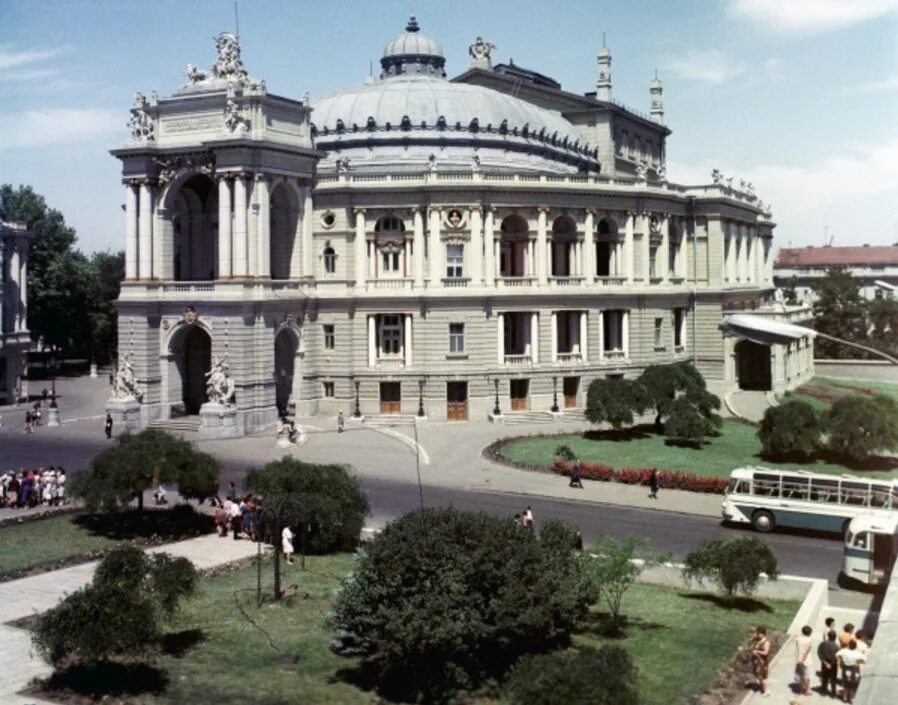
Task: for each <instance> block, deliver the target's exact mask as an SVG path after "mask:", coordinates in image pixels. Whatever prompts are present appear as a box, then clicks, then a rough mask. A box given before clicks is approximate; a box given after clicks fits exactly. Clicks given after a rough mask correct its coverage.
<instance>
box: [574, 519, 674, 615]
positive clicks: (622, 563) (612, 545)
mask: <svg viewBox="0 0 898 705" xmlns="http://www.w3.org/2000/svg"><path fill="white" fill-rule="evenodd" d="M649 546H650V543H649V541H648V540H647V539H635V538H633V537H631V536H629V537H627V538H624V539H617V538H614V537H613V536H603V537H602V538H600V539H599V540H598V541H596V542H595V544H594V545H593V550H592V551H593V552H592V554H591V555H590V556H589V558H588V559H587V561H586V563H585V570H586V574H587V575H588V577H589V579H590V580H591V581H592V584H593V586H594V588H595V590H596V591H597V592H598V594H599V596H600V597H601V598H602V600H604V602H605V605H606V606H607V607H608V614H609V615H610V616H611V630H612V631H613V632H618V631H620V629H621V627H622V625H623V621H624V616H623V615H622V614H621V605H622V603H623V599H624V595H625V594H626V592H627V590H629V589H630V588H631V587H632V586H633V583H635V582H636V581H637V580H638V579H639V576H640V575H641V574H642V571H643V570H645V569H646V568H651V567H653V566H657V565H661V564H663V563H665V562H666V561H668V560H670V557H669V556H666V555H661V554H649V555H646V556H645V557H644V558H642V559H641V560H639V561H637V560H636V551H637V549H639V550H641V551H643V552H645V551H647V550H648V548H649Z"/></svg>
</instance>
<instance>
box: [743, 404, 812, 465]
mask: <svg viewBox="0 0 898 705" xmlns="http://www.w3.org/2000/svg"><path fill="white" fill-rule="evenodd" d="M758 438H759V439H760V441H761V446H762V451H761V452H762V453H763V454H764V455H765V456H768V457H772V458H776V457H787V456H790V455H800V456H808V455H811V454H812V453H814V452H815V451H816V450H817V448H818V445H819V443H820V419H819V417H818V416H817V412H816V411H814V407H813V406H811V405H810V404H808V403H807V402H805V401H800V400H793V401H787V402H785V403H784V404H781V405H780V406H771V407H770V408H769V409H767V411H765V412H764V418H763V419H762V420H761V425H760V427H759V428H758Z"/></svg>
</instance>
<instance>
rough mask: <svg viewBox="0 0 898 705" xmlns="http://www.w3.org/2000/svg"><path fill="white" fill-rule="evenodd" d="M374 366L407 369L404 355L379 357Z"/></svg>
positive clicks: (385, 368)
mask: <svg viewBox="0 0 898 705" xmlns="http://www.w3.org/2000/svg"><path fill="white" fill-rule="evenodd" d="M374 366H375V367H376V368H377V369H379V370H388V371H389V370H393V371H395V370H402V369H405V358H404V357H398V356H397V357H379V358H377V360H375V361H374Z"/></svg>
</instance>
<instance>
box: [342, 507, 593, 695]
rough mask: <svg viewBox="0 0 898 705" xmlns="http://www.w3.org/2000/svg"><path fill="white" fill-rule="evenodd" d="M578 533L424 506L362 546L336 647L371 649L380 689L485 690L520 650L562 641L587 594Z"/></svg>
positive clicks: (370, 665)
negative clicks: (540, 532)
mask: <svg viewBox="0 0 898 705" xmlns="http://www.w3.org/2000/svg"><path fill="white" fill-rule="evenodd" d="M575 536H576V532H575V531H574V530H573V529H571V528H569V527H564V526H563V525H561V524H560V523H557V522H553V523H551V524H549V526H548V527H546V537H545V538H537V537H536V536H535V535H534V533H533V532H532V531H530V530H528V529H525V528H523V527H521V526H520V525H518V524H516V523H515V522H512V521H511V520H509V519H503V518H499V517H494V516H489V515H487V514H484V513H476V514H475V513H471V512H462V511H459V510H457V509H452V508H448V509H424V510H419V511H416V512H412V513H409V514H406V515H404V516H403V517H401V518H399V519H398V520H396V521H394V522H391V523H390V524H388V525H387V526H386V527H385V528H384V530H383V531H382V532H381V533H380V534H379V535H378V536H377V537H376V538H375V539H374V540H373V541H371V542H370V543H368V544H367V545H366V546H365V549H364V551H363V552H362V553H360V554H359V558H358V563H357V565H356V568H355V570H354V571H353V573H352V574H351V575H350V576H349V577H348V578H347V579H346V580H345V581H344V583H343V587H342V590H341V592H340V594H339V596H338V598H337V601H336V603H335V605H334V611H333V614H332V616H331V618H330V624H331V626H332V627H333V628H334V630H335V631H336V632H337V634H338V637H337V639H336V640H335V642H334V643H333V644H332V648H333V649H334V650H335V651H337V652H338V653H344V654H355V655H361V656H364V657H367V658H366V659H365V666H366V668H367V669H369V671H370V674H371V675H372V676H373V679H374V681H375V682H376V683H377V686H378V689H379V690H380V691H381V693H382V694H384V695H385V696H386V697H389V698H391V699H401V700H408V701H413V702H414V701H423V702H448V701H451V700H452V699H453V698H454V697H455V696H456V695H458V694H459V693H462V692H467V693H474V692H478V691H483V690H489V689H490V686H491V685H493V684H494V683H495V682H496V679H498V678H501V676H502V675H503V674H504V673H505V672H506V671H507V669H508V668H509V667H510V666H511V665H512V664H513V663H514V662H515V661H516V660H517V659H518V658H519V657H520V656H521V655H523V654H526V653H530V652H539V651H545V650H547V649H552V648H555V647H559V646H566V645H567V644H568V643H569V642H570V638H571V633H572V631H573V629H574V627H575V626H576V625H577V624H578V623H579V622H580V620H581V619H582V618H583V617H584V616H585V615H586V612H587V608H588V605H589V603H590V602H591V598H592V597H593V595H592V594H591V592H590V590H589V584H588V582H587V581H586V580H585V579H584V578H583V576H582V573H581V570H580V560H581V559H580V556H579V553H578V552H577V551H575V550H573V541H574V539H575Z"/></svg>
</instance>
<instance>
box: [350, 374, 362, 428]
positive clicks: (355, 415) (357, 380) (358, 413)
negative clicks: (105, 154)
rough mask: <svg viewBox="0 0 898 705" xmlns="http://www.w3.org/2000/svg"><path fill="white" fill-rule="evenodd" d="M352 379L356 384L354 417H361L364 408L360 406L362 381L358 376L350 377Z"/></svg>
mask: <svg viewBox="0 0 898 705" xmlns="http://www.w3.org/2000/svg"><path fill="white" fill-rule="evenodd" d="M350 380H351V381H352V383H353V384H354V385H355V411H353V412H352V418H354V419H359V418H361V417H362V410H361V409H360V408H359V387H360V386H361V385H362V381H361V380H360V379H358V378H357V377H350Z"/></svg>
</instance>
